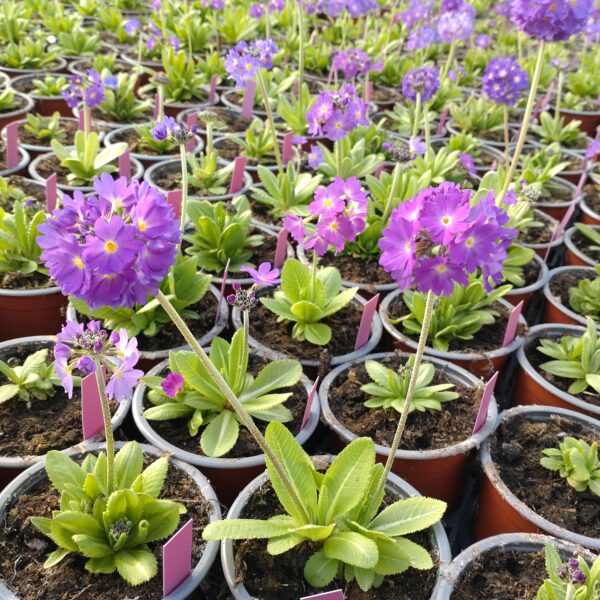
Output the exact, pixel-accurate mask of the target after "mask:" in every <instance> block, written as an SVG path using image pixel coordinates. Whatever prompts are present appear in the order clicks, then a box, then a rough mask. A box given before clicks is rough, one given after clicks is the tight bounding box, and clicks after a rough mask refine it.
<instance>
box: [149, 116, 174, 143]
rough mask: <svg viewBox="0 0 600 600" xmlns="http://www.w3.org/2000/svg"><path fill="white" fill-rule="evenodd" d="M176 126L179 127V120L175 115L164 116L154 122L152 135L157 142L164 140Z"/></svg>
mask: <svg viewBox="0 0 600 600" xmlns="http://www.w3.org/2000/svg"><path fill="white" fill-rule="evenodd" d="M175 127H177V121H176V120H175V119H174V118H173V117H164V118H163V119H162V120H161V121H157V122H156V123H155V124H154V127H153V128H152V137H153V138H154V139H155V140H156V141H157V142H164V141H165V140H166V139H167V137H168V136H169V133H170V132H171V131H172V130H173V129H174V128H175Z"/></svg>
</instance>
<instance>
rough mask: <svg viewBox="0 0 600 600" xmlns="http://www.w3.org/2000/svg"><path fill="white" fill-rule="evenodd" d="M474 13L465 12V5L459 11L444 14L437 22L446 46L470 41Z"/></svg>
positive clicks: (438, 30)
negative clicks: (461, 41) (460, 41)
mask: <svg viewBox="0 0 600 600" xmlns="http://www.w3.org/2000/svg"><path fill="white" fill-rule="evenodd" d="M474 17H475V15H474V13H473V12H472V11H470V10H465V9H464V5H463V7H461V8H460V9H458V10H455V11H450V12H445V13H442V14H441V15H440V17H439V19H438V22H437V32H438V35H439V36H440V39H441V40H442V42H444V43H445V44H451V43H452V42H457V41H459V40H468V39H469V37H470V36H471V33H473V24H474Z"/></svg>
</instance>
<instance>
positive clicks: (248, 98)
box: [242, 79, 256, 119]
mask: <svg viewBox="0 0 600 600" xmlns="http://www.w3.org/2000/svg"><path fill="white" fill-rule="evenodd" d="M255 96H256V81H254V80H253V79H251V80H250V81H248V82H247V83H246V91H245V93H244V100H243V102H242V117H244V119H251V118H252V111H253V110H254V97H255Z"/></svg>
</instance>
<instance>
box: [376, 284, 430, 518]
mask: <svg viewBox="0 0 600 600" xmlns="http://www.w3.org/2000/svg"><path fill="white" fill-rule="evenodd" d="M434 303H435V296H434V294H433V292H432V291H431V290H429V291H428V292H427V300H426V301H425V311H424V313H423V323H422V324H421V335H420V336H419V343H418V345H417V350H416V352H415V354H414V357H415V362H414V364H413V366H412V371H411V373H410V381H409V383H408V390H407V392H406V398H405V400H404V405H403V406H402V412H401V413H400V421H398V427H397V428H396V433H395V434H394V439H393V441H392V445H391V447H390V452H389V455H388V458H387V461H386V463H385V468H384V470H383V473H382V475H381V479H380V480H379V484H378V486H377V491H376V492H375V493H374V494H373V496H372V497H371V502H374V501H376V499H377V498H378V497H379V496H380V494H381V491H382V490H383V488H384V486H385V482H386V481H387V478H388V476H389V474H390V471H391V470H392V466H393V465H394V460H395V458H396V452H397V450H398V447H399V446H400V441H401V440H402V434H403V433H404V428H405V427H406V421H407V420H408V413H409V410H410V405H411V403H412V399H413V396H414V395H415V389H416V387H417V377H418V374H419V369H420V367H421V361H422V359H423V354H424V352H425V343H426V342H427V336H428V335H429V326H430V325H431V317H432V316H433V306H434ZM369 508H370V509H375V508H376V507H375V506H371V507H369Z"/></svg>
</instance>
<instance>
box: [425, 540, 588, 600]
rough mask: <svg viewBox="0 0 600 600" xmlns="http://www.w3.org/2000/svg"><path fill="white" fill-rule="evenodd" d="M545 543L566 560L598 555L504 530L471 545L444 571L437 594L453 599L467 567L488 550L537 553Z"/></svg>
mask: <svg viewBox="0 0 600 600" xmlns="http://www.w3.org/2000/svg"><path fill="white" fill-rule="evenodd" d="M546 544H551V545H552V546H554V548H556V550H557V551H558V553H559V555H560V557H561V558H562V559H563V560H565V561H566V560H568V559H569V558H571V557H572V556H573V555H574V554H577V555H579V556H582V557H583V558H585V559H586V560H587V561H588V564H589V563H591V562H592V561H593V560H594V558H595V557H594V555H593V554H592V553H591V552H588V551H587V550H582V548H581V547H580V546H578V545H577V544H572V543H571V542H566V541H564V540H559V539H557V538H553V537H550V536H548V535H540V534H536V533H503V534H500V535H494V536H492V537H489V538H485V539H483V540H481V541H479V542H476V543H475V544H473V545H472V546H469V547H468V548H466V549H465V550H463V551H462V552H461V553H460V554H459V555H458V556H457V557H456V558H455V559H454V560H453V561H452V562H451V563H450V565H449V566H448V567H447V568H446V569H445V570H444V571H443V572H442V583H441V585H440V586H439V588H438V590H437V592H438V595H437V596H436V600H451V599H452V594H453V591H454V586H455V585H456V584H457V583H458V581H459V580H460V579H461V577H462V575H463V573H465V572H466V571H468V569H469V567H470V566H471V565H472V564H473V563H476V562H478V561H479V560H480V559H481V558H482V557H483V556H484V555H485V554H487V553H488V552H490V551H493V550H500V551H501V552H518V553H520V554H521V553H523V554H528V553H538V552H540V551H543V550H544V546H545V545H546ZM536 575H538V574H536ZM539 575H541V574H539ZM540 584H541V581H540ZM480 592H481V597H482V598H485V597H486V596H487V595H488V594H495V593H497V590H495V589H486V588H482V589H481V590H480ZM491 597H493V596H491Z"/></svg>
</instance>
